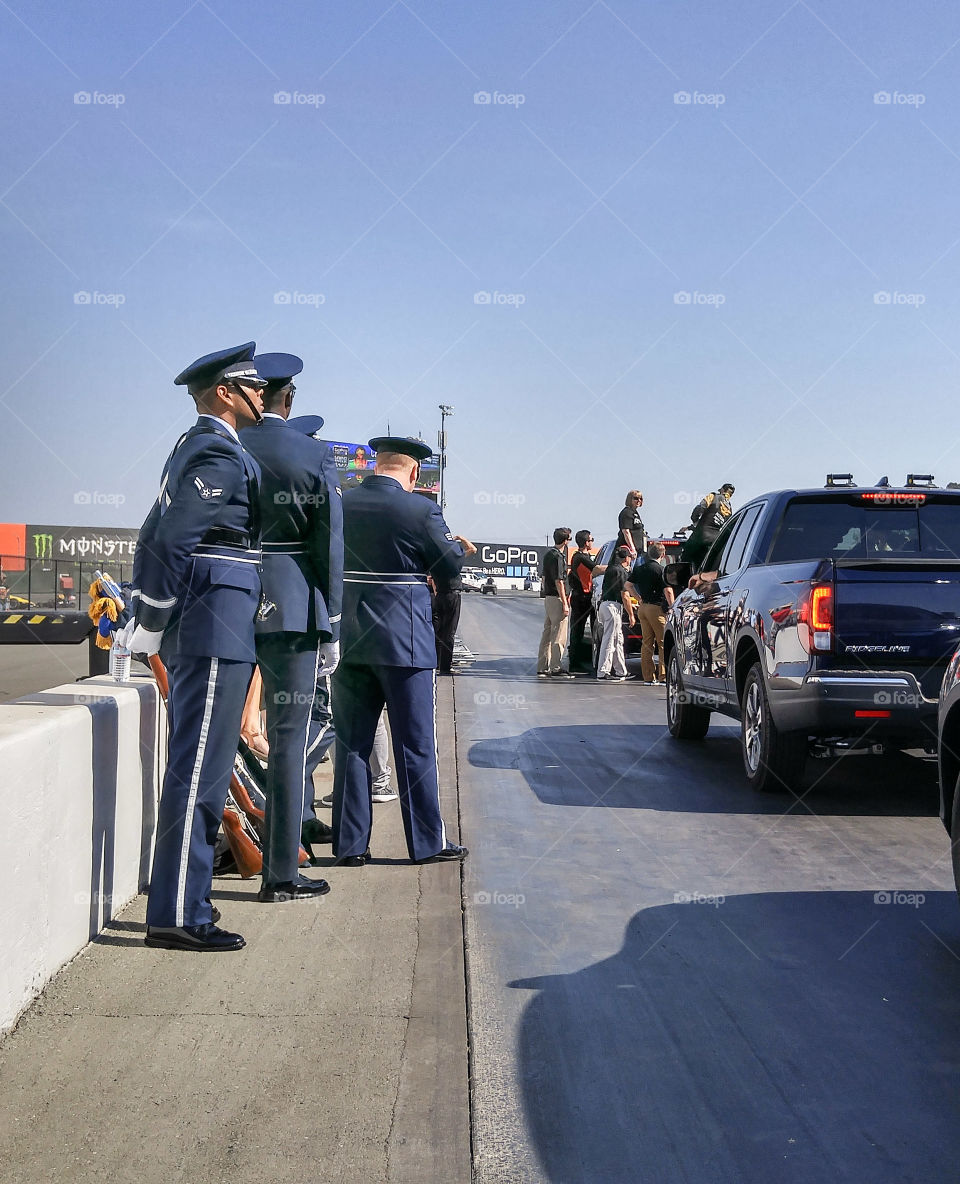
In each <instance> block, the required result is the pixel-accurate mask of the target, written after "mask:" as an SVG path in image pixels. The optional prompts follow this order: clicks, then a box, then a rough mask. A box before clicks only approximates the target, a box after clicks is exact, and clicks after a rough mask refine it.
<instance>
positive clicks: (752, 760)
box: [740, 662, 807, 793]
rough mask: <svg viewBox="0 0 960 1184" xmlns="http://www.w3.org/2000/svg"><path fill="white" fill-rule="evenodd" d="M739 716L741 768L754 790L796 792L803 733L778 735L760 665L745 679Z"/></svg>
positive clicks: (803, 752)
mask: <svg viewBox="0 0 960 1184" xmlns="http://www.w3.org/2000/svg"><path fill="white" fill-rule="evenodd" d="M740 716H741V718H740V746H741V751H742V753H743V767H744V771H745V772H746V774H747V780H748V781H749V782H750V784H751V785H752V786H753V788H754V789H756V790H759V791H760V792H761V793H782V792H783V791H784V790H792V789H794V788H796V787H797V786H798V785H799V784H800V782H801V780H802V778H803V769H804V765H805V764H806V760H807V737H806V733H805V732H780V731H778V729H777V726H776V724H775V723H774V722H773V717H772V716H771V714H770V700H769V699H768V698H767V688H766V687H765V686H764V682H763V671H762V669H761V667H760V663H759V662H755V663H754V664H753V666H751V668H750V672H749V674H748V675H747V681H746V684H745V686H744V688H743V702H742V704H741V709H740Z"/></svg>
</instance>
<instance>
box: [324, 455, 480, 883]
mask: <svg viewBox="0 0 960 1184" xmlns="http://www.w3.org/2000/svg"><path fill="white" fill-rule="evenodd" d="M370 447H371V448H372V449H373V450H374V452H376V454H377V456H376V467H375V472H374V473H373V474H371V475H370V476H368V477H367V478H366V479H365V480H364V482H363V484H362V485H359V486H357V487H355V488H353V489H348V490H345V491H344V494H343V535H344V550H345V555H346V558H345V571H344V585H343V623H342V628H341V634H340V636H341V644H342V647H343V657H342V659H341V661H340V665H339V666H338V667H337V671H336V674H334V676H333V690H334V693H333V718H334V728H335V730H336V734H337V740H336V756H335V761H334V777H333V832H334V835H333V851H334V855H335V856H336V857H337V861H338V863H340V864H341V865H345V866H348V867H360V866H362V865H363V864H364V863H366V862H367V860H368V859H369V858H370V830H371V825H372V821H373V807H372V804H371V774H370V766H369V759H370V750H371V748H372V747H373V739H374V734H375V733H376V730H377V721H378V719H379V718H380V713H381V712H382V710H383V707H384V704H386V708H387V714H388V716H389V719H390V731H391V733H392V735H393V753H394V758H395V760H394V764H395V766H396V770H397V782H398V786H399V790H400V809H401V812H402V815H403V830H404V835H405V837H406V841H407V852H408V854H409V856H410V858H411V859H412V860H413V861H414V863H434V862H438V861H441V860H449V859H463V858H464V856H465V855H466V854H467V849H466V848H465V847H461V846H459V845H457V844H456V843H451V842H448V841H447V835H446V829H445V827H444V824H443V818H442V817H441V814H440V785H439V774H438V768H437V740H436V730H435V724H436V673H437V671H436V667H437V648H436V638H435V635H434V631H433V623H432V621H431V615H430V590H429V587H428V585H427V579H428V577H431V578H432V579H433V581H434V584H435V585H436V588H437V590H438V592H445V591H447V590H448V589H449V588H450V587H451V586H452V585H453V584H454V582H455V581H456V579H457V578H458V577H459V575H460V566H461V564H462V562H463V548H462V547H461V546H460V544H459V543H458V542H457V541H456V539H455V538H454V536H453V535H452V534H451V533H450V531H449V529H448V528H447V524H446V522H444V520H443V515H442V514H441V513H440V508H439V507H438V506H437V504H436V503H435V502H434V501H432V500H431V499H429V498H427V497H422V496H419V495H415V494H413V492H412V491H413V489H414V487H415V485H416V483H417V478H418V477H419V475H420V464H421V462H422V461H425V460H426V459H427V458H428V457H429V456H430V455H431V452H430V448H429V447H428V445H426V444H424V443H423V441H422V440H415V439H412V438H411V437H403V436H378V437H376V438H375V439H373V440H371V441H370Z"/></svg>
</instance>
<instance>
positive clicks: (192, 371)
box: [173, 341, 266, 390]
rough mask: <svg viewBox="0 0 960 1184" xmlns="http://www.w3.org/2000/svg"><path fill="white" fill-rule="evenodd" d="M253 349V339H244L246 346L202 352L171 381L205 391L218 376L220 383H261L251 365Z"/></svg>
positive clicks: (254, 348)
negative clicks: (200, 355) (201, 354)
mask: <svg viewBox="0 0 960 1184" xmlns="http://www.w3.org/2000/svg"><path fill="white" fill-rule="evenodd" d="M256 348H257V343H256V342H255V341H248V342H247V343H246V345H235V346H234V347H233V348H232V349H221V350H217V352H216V353H212V354H205V355H204V356H203V357H202V358H197V360H196V361H195V362H191V363H190V365H189V366H188V367H187V368H186V370H182V371H181V372H180V373H179V374H178V375H177V377H176V378H175V379H174V380H173V384H174V386H190V387H195V388H198V389H201V390H205V389H206V388H207V387H211V386H213V385H214V383H216V382H219V381H220V380H221V379H222V380H223V381H224V382H245V383H246V384H247V385H248V386H265V385H266V383H265V381H264V379H262V378H261V377H260V375H259V374H258V373H257V368H256V366H255V365H254V360H253V355H254V353H255V351H256Z"/></svg>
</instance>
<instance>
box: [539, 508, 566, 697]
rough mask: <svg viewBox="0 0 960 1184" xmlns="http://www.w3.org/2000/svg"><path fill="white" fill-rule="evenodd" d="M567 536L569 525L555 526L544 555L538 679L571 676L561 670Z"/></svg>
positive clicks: (563, 640) (564, 630) (564, 637)
mask: <svg viewBox="0 0 960 1184" xmlns="http://www.w3.org/2000/svg"><path fill="white" fill-rule="evenodd" d="M569 538H570V528H569V527H568V526H558V527H557V529H556V530H555V531H554V532H553V546H552V547H551V548H550V549H549V550H548V551H547V553H546V554H545V555H544V557H543V579H542V581H541V585H540V595H541V596H542V597H543V613H544V617H543V633H542V634H541V636H540V651H539V653H538V655H537V677H538V678H572V677H573V675H572V674H568V673H567V672H566V671H564V670H561V669H560V665H561V663H562V661H563V655H564V652H565V650H566V648H567V618H568V617H569V616H570V601H569V598H568V595H567V560H566V557H565V555H564V543H566V542H567V540H568V539H569Z"/></svg>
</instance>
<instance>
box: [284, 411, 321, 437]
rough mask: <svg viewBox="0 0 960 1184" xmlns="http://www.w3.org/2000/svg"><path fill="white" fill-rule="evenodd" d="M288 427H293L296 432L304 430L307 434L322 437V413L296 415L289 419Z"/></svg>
mask: <svg viewBox="0 0 960 1184" xmlns="http://www.w3.org/2000/svg"><path fill="white" fill-rule="evenodd" d="M287 427H291V428H293V430H294V431H295V432H303V434H304V435H305V436H313V438H314V439H315V440H316V439H319V438H320V429H321V428H322V427H323V416H322V415H295V416H293V417H292V418H291V419H288V420H287Z"/></svg>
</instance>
